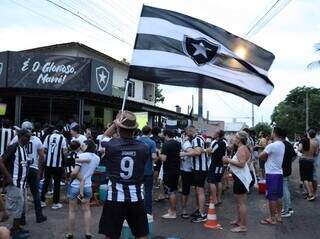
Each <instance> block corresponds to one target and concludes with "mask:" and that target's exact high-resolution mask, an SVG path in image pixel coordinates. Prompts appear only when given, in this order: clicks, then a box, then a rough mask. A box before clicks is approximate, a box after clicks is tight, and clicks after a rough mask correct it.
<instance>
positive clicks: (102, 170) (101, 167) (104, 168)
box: [96, 166, 107, 173]
mask: <svg viewBox="0 0 320 239" xmlns="http://www.w3.org/2000/svg"><path fill="white" fill-rule="evenodd" d="M96 171H98V172H100V173H105V172H106V171H107V170H106V167H105V166H98V167H97V169H96Z"/></svg>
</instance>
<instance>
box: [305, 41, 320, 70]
mask: <svg viewBox="0 0 320 239" xmlns="http://www.w3.org/2000/svg"><path fill="white" fill-rule="evenodd" d="M314 49H315V50H316V52H319V53H320V42H318V43H316V44H314ZM307 69H308V70H318V69H320V60H317V61H313V62H311V63H309V64H308V65H307Z"/></svg>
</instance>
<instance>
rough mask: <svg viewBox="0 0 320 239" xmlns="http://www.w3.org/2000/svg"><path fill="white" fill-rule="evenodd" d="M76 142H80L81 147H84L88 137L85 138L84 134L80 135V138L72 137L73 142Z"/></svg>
mask: <svg viewBox="0 0 320 239" xmlns="http://www.w3.org/2000/svg"><path fill="white" fill-rule="evenodd" d="M74 140H78V141H79V143H80V145H81V146H82V145H83V144H84V141H86V140H87V137H86V136H84V135H82V134H80V135H79V136H78V138H76V137H72V139H71V141H74Z"/></svg>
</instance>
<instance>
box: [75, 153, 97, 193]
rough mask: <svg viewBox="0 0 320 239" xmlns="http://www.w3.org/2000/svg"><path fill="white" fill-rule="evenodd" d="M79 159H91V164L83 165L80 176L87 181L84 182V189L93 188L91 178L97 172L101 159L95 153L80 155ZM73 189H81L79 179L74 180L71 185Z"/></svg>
mask: <svg viewBox="0 0 320 239" xmlns="http://www.w3.org/2000/svg"><path fill="white" fill-rule="evenodd" d="M78 156H79V159H89V160H90V162H89V163H82V165H81V168H80V174H81V175H82V177H83V178H84V179H85V181H84V187H91V185H92V181H91V176H92V174H93V173H94V171H95V170H96V168H97V167H98V166H99V163H100V158H99V157H98V156H97V155H96V154H95V153H82V154H79V155H78ZM71 186H72V187H75V188H79V187H80V181H79V180H78V179H75V180H73V182H72V183H71Z"/></svg>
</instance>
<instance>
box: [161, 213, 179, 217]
mask: <svg viewBox="0 0 320 239" xmlns="http://www.w3.org/2000/svg"><path fill="white" fill-rule="evenodd" d="M162 218H163V219H176V218H177V214H173V213H169V212H168V213H167V214H164V215H162Z"/></svg>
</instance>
